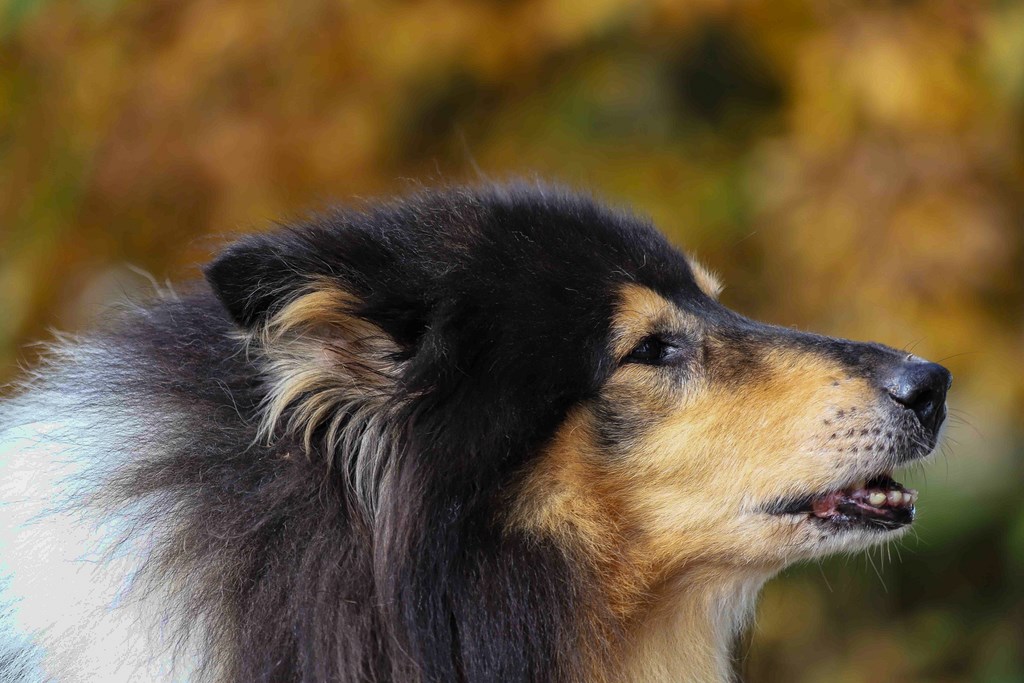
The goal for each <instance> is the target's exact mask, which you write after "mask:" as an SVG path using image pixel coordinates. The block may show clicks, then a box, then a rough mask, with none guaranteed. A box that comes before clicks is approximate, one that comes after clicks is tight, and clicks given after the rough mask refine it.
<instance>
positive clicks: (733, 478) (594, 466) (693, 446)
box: [511, 285, 877, 681]
mask: <svg viewBox="0 0 1024 683" xmlns="http://www.w3.org/2000/svg"><path fill="white" fill-rule="evenodd" d="M620 301H621V304H620V306H619V309H618V312H617V315H616V319H615V321H614V325H613V329H614V332H613V335H612V342H611V345H612V352H613V353H614V354H615V355H616V357H619V358H621V357H623V356H625V355H626V354H627V353H628V352H629V349H630V348H631V347H632V345H633V344H635V343H636V342H637V341H639V340H640V339H643V338H644V337H645V336H646V335H648V334H650V333H651V331H652V330H654V329H655V328H656V327H658V326H659V325H661V326H663V325H664V324H665V323H666V321H668V322H670V323H671V324H672V325H673V326H674V327H675V328H676V329H683V330H686V334H687V336H689V337H692V338H693V339H694V340H696V341H697V342H698V343H699V344H700V346H701V347H702V348H703V349H704V352H705V353H706V354H707V355H708V357H709V358H714V357H718V356H721V355H723V354H727V353H728V348H727V344H726V343H725V342H720V341H719V340H717V339H715V338H714V337H713V333H712V332H711V331H708V330H705V329H703V327H702V325H701V322H700V320H699V319H697V318H695V317H693V316H691V315H689V314H687V313H686V312H684V311H682V310H680V309H679V308H677V307H676V306H674V305H673V304H671V303H670V302H668V301H666V300H665V299H663V298H662V297H660V296H659V295H657V294H655V293H654V292H651V291H650V290H646V289H643V288H640V287H637V286H635V285H629V286H626V287H625V288H624V289H623V291H622V293H621V298H620ZM726 361H728V359H727V358H726ZM725 364H726V365H728V363H727V362H726V363H725ZM759 367H760V371H759V373H758V374H757V375H756V377H754V378H751V379H750V380H749V381H736V380H733V381H728V382H727V381H721V378H718V377H716V376H715V375H714V372H713V370H712V369H710V368H709V364H707V363H701V364H699V367H698V368H697V370H696V371H695V372H694V374H693V375H692V376H688V377H687V379H686V381H685V382H679V381H670V380H666V373H664V372H663V371H661V370H660V369H659V368H655V367H650V366H645V365H639V364H626V365H622V366H621V367H620V368H619V370H618V371H617V372H616V373H615V374H614V375H613V376H612V377H611V379H610V380H609V381H608V382H607V383H606V385H605V387H604V388H603V390H602V398H603V399H604V400H606V401H610V402H611V403H613V404H614V405H617V406H619V405H622V406H630V409H631V410H634V411H635V412H636V414H637V415H638V416H641V417H642V419H644V420H646V423H645V428H644V429H641V430H638V433H637V434H636V436H635V438H630V439H629V441H628V449H627V452H625V453H621V452H617V453H614V454H611V453H607V452H604V451H603V450H602V447H601V446H600V445H599V441H598V440H597V439H595V430H596V428H597V426H598V425H597V422H596V421H597V420H598V419H599V418H598V416H597V414H595V412H594V411H593V409H592V406H590V405H588V404H584V405H582V406H580V407H578V408H577V409H576V410H575V411H574V412H573V413H572V415H571V416H570V417H569V419H567V420H566V422H565V424H564V425H563V426H562V428H561V429H560V430H559V432H558V433H557V434H556V436H555V438H554V439H553V441H552V442H551V444H550V446H549V447H548V449H547V451H546V452H545V454H544V456H543V457H542V459H541V462H540V463H539V464H538V465H537V466H536V468H535V469H534V470H533V471H532V472H531V474H530V475H529V477H528V479H527V481H526V484H525V486H524V489H523V491H522V492H521V495H520V496H519V504H518V507H517V508H516V510H515V514H514V515H513V518H512V521H511V523H512V524H513V525H514V526H516V527H518V528H524V529H527V530H528V531H529V532H530V533H534V534H537V535H540V536H544V537H548V538H554V539H556V540H557V542H558V543H559V544H560V545H561V546H562V547H564V548H567V549H569V552H570V553H572V554H573V555H574V556H575V557H577V558H578V559H579V561H580V562H583V563H585V564H586V565H587V566H589V567H590V568H591V570H592V571H593V573H594V574H595V575H596V576H597V578H598V582H599V584H600V585H601V589H602V591H603V592H604V594H605V596H606V598H607V601H608V604H609V605H610V606H611V609H612V613H613V614H614V618H615V620H616V622H617V623H616V624H615V625H614V627H612V628H611V630H613V631H616V630H617V631H621V632H624V633H626V634H627V635H626V637H624V638H622V639H620V642H619V645H618V649H617V651H615V652H613V653H611V660H610V661H608V660H607V659H602V658H601V656H600V655H598V654H594V655H593V656H592V657H591V659H592V660H593V661H594V662H600V663H596V664H595V667H597V668H598V669H599V670H598V671H595V673H594V677H595V679H599V680H609V681H611V680H623V681H656V680H657V681H660V680H665V681H683V680H687V681H690V680H692V681H722V680H726V678H727V676H728V673H727V672H728V670H729V667H728V664H729V661H728V647H729V645H730V644H731V639H732V637H733V636H734V635H735V634H736V632H737V631H738V629H740V628H741V627H742V625H743V624H744V623H745V622H746V620H747V619H748V618H749V616H750V614H751V611H752V608H753V604H754V599H755V596H756V594H757V591H758V590H759V588H760V586H761V585H762V584H763V583H764V581H766V580H767V579H768V578H770V577H771V576H772V575H773V574H774V573H776V572H777V571H778V570H779V569H781V568H782V567H784V566H785V565H787V564H789V563H791V562H793V561H795V560H797V559H803V558H808V557H814V556H819V555H822V554H825V553H827V552H834V551H835V550H837V549H855V548H859V547H863V546H865V545H867V544H869V543H871V542H875V539H876V537H872V538H868V537H867V536H866V535H865V536H858V534H857V533H856V532H851V533H850V534H849V535H847V536H843V537H842V538H828V537H823V536H822V534H821V533H820V532H819V531H818V530H817V529H816V528H815V527H814V526H813V525H811V524H809V523H802V522H801V521H795V520H794V519H792V518H790V517H779V516H773V515H769V514H766V513H765V512H763V511H762V510H763V506H764V505H766V504H767V503H769V502H771V501H773V500H777V499H779V498H780V497H785V496H791V495H800V494H802V493H805V492H807V491H825V490H831V489H836V488H841V487H843V486H844V485H848V484H850V483H852V482H853V481H855V480H856V479H857V478H860V477H864V476H867V475H869V474H870V473H872V470H873V469H877V459H873V457H872V456H873V454H872V452H871V451H870V450H868V448H869V446H870V443H871V442H872V438H873V437H872V435H871V433H870V427H869V425H871V424H875V423H876V422H873V421H872V419H871V418H872V417H873V411H874V410H875V409H874V408H873V402H874V394H873V392H872V391H871V388H870V387H869V386H868V385H867V383H866V382H865V381H863V380H857V379H848V378H847V377H846V374H845V373H844V372H843V371H842V370H841V368H839V367H838V365H836V364H835V363H834V362H832V361H830V360H828V359H826V358H825V357H824V356H820V355H815V354H812V353H808V352H802V351H797V350H793V349H789V348H786V347H780V348H777V349H765V351H764V355H763V358H762V359H761V363H760V366H759ZM669 377H671V375H669Z"/></svg>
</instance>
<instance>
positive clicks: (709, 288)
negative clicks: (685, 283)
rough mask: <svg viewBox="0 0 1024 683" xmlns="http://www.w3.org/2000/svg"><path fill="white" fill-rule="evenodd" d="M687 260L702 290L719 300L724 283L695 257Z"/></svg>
mask: <svg viewBox="0 0 1024 683" xmlns="http://www.w3.org/2000/svg"><path fill="white" fill-rule="evenodd" d="M687 260H688V261H689V262H690V270H691V271H693V279H694V280H696V281H697V286H698V287H700V290H701V291H702V292H704V293H705V294H707V295H708V296H709V297H711V298H712V299H718V295H719V294H721V293H722V289H724V287H723V285H722V281H721V280H719V279H718V276H717V275H715V274H714V273H713V272H712V271H710V270H708V269H707V268H706V267H704V265H703V264H702V263H700V262H699V261H697V259H695V258H694V257H692V256H689V257H687Z"/></svg>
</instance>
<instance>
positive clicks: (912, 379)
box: [886, 360, 953, 430]
mask: <svg viewBox="0 0 1024 683" xmlns="http://www.w3.org/2000/svg"><path fill="white" fill-rule="evenodd" d="M952 383H953V375H951V374H949V370H947V369H946V368H944V367H942V366H941V365H939V364H938V363H929V362H927V361H921V360H907V361H905V362H903V363H901V364H900V365H899V366H898V367H897V368H896V370H895V371H894V372H893V374H892V375H891V376H890V378H889V381H888V383H887V384H886V389H888V390H889V395H890V396H892V397H893V400H895V401H896V402H897V403H899V404H900V405H902V406H905V407H906V408H908V409H910V410H913V411H914V414H915V415H917V419H918V420H920V421H921V424H922V425H924V426H925V427H928V428H929V429H932V430H938V428H939V426H940V425H942V421H943V420H944V419H945V418H946V392H947V391H948V390H949V386H950V385H951V384H952Z"/></svg>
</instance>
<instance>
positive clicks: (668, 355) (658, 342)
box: [622, 337, 682, 365]
mask: <svg viewBox="0 0 1024 683" xmlns="http://www.w3.org/2000/svg"><path fill="white" fill-rule="evenodd" d="M681 355H682V349H680V348H679V347H678V346H675V345H673V344H670V343H668V342H666V341H665V340H663V339H661V338H659V337H647V338H645V339H644V340H643V341H641V342H640V343H639V344H637V345H636V346H635V347H634V348H633V350H632V351H630V352H629V355H628V356H626V357H625V358H624V359H623V360H622V362H623V363H641V364H643V365H666V364H668V363H671V362H672V361H673V360H675V359H677V358H679V357H680V356H681Z"/></svg>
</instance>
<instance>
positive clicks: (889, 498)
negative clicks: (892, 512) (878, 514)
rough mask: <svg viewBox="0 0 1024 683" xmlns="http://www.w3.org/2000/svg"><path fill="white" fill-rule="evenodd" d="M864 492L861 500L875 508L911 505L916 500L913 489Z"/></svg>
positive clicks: (915, 492)
mask: <svg viewBox="0 0 1024 683" xmlns="http://www.w3.org/2000/svg"><path fill="white" fill-rule="evenodd" d="M866 494H867V495H865V496H864V497H863V498H861V500H862V501H864V502H866V503H867V504H868V505H870V506H871V507H876V508H880V507H911V506H912V505H914V504H915V503H916V502H917V491H915V490H913V489H909V490H907V491H897V490H896V489H891V490H884V491H883V490H869V491H867V492H866Z"/></svg>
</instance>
